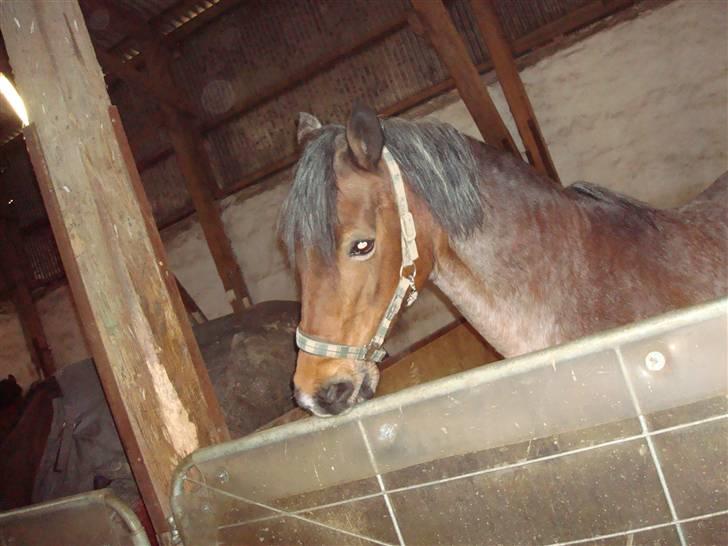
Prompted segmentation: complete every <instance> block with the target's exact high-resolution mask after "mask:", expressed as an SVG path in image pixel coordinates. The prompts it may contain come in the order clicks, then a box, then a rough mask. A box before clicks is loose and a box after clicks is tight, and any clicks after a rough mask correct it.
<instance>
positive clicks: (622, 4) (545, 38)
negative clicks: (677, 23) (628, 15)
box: [513, 0, 635, 55]
mask: <svg viewBox="0 0 728 546" xmlns="http://www.w3.org/2000/svg"><path fill="white" fill-rule="evenodd" d="M634 3H635V0H593V1H592V2H589V3H588V4H585V5H583V6H580V7H578V8H576V9H575V10H574V11H571V12H569V13H567V14H566V15H564V16H563V17H560V18H558V19H556V20H555V21H552V22H550V23H547V24H545V25H543V26H541V27H539V28H537V29H536V30H534V31H533V32H530V33H528V34H527V35H526V36H523V37H521V38H518V39H517V40H516V41H515V42H514V44H513V50H514V52H515V53H516V55H520V54H522V53H525V52H527V51H530V50H532V49H535V48H537V47H540V46H543V45H545V44H547V43H549V42H551V41H552V40H554V39H555V38H558V37H560V36H563V35H564V34H567V33H569V32H574V31H575V30H578V29H580V28H581V27H584V26H586V25H588V24H590V23H593V22H594V21H597V20H599V19H602V18H604V17H606V16H608V15H610V14H612V13H614V12H616V11H619V10H621V9H624V8H626V7H629V6H631V5H632V4H634Z"/></svg>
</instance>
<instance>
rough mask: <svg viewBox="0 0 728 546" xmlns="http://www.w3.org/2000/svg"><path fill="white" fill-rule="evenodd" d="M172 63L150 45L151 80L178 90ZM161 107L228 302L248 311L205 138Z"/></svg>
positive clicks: (179, 115) (181, 117) (172, 110)
mask: <svg viewBox="0 0 728 546" xmlns="http://www.w3.org/2000/svg"><path fill="white" fill-rule="evenodd" d="M170 60H171V55H170V54H169V52H168V51H167V50H164V49H162V48H160V47H155V44H152V43H149V49H148V50H147V69H148V77H149V78H150V79H154V80H159V81H162V82H165V85H166V86H167V87H174V79H173V77H172V72H171V70H170V65H169V63H170ZM160 108H161V111H162V116H163V118H164V122H165V125H166V126H167V131H168V133H169V139H170V141H171V142H172V148H173V149H174V153H175V157H176V159H177V165H178V166H179V170H180V172H181V173H182V177H183V178H184V180H185V183H186V185H187V191H188V192H189V194H190V197H191V198H192V204H193V205H194V206H195V210H196V211H197V218H198V220H199V222H200V226H201V227H202V231H203V233H204V234H205V239H206V240H207V245H208V247H209V248H210V254H212V259H213V261H214V262H215V267H216V268H217V272H218V275H220V279H221V280H222V284H223V288H224V289H225V294H226V295H227V299H228V301H229V302H230V305H231V306H232V308H233V310H234V311H236V312H238V311H242V310H243V309H247V308H248V307H250V306H251V299H250V295H249V293H248V287H247V286H246V284H245V279H244V278H243V273H242V271H241V270H240V265H239V264H238V260H237V258H236V257H235V252H234V251H233V247H232V244H231V243H230V239H229V238H228V236H227V234H226V233H225V226H224V225H223V223H222V218H221V217H220V209H219V207H218V204H217V203H216V202H215V198H216V197H217V193H218V191H219V187H218V185H217V182H215V178H214V175H213V171H212V165H211V163H210V158H209V156H208V155H207V150H205V146H204V143H203V141H202V136H201V134H200V132H199V131H198V130H197V128H196V127H195V125H194V124H193V123H192V120H191V119H190V118H189V117H187V116H185V115H184V114H183V113H182V112H180V111H179V110H177V109H175V108H172V107H171V106H169V105H167V104H162V105H161V106H160Z"/></svg>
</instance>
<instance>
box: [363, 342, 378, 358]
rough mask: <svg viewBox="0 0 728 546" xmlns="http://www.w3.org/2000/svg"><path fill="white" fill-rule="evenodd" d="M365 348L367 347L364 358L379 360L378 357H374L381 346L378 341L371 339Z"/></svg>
mask: <svg viewBox="0 0 728 546" xmlns="http://www.w3.org/2000/svg"><path fill="white" fill-rule="evenodd" d="M364 348H365V349H366V352H365V353H364V360H365V361H367V362H377V359H376V358H374V356H375V354H376V352H377V351H378V350H379V349H380V348H381V347H380V346H379V345H378V344H377V343H374V340H371V341H370V342H369V343H367V344H366V345H365V346H364Z"/></svg>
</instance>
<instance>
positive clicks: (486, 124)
mask: <svg viewBox="0 0 728 546" xmlns="http://www.w3.org/2000/svg"><path fill="white" fill-rule="evenodd" d="M411 2H412V7H413V8H414V10H415V13H417V15H418V20H419V23H420V25H421V27H422V29H424V31H425V34H426V35H427V37H428V38H429V40H430V43H431V44H432V46H433V47H434V48H435V51H437V55H438V56H439V57H440V60H441V61H442V63H443V64H444V65H445V67H446V68H447V70H448V72H449V73H450V75H451V76H452V78H453V80H454V81H455V86H456V87H457V89H458V92H459V93H460V97H461V98H462V99H463V102H464V103H465V106H466V107H467V109H468V111H469V112H470V115H471V116H473V120H474V121H475V125H477V126H478V130H479V131H480V134H481V135H482V136H483V139H484V140H485V141H486V142H487V143H489V144H491V145H492V146H495V147H497V148H501V149H503V150H507V151H510V152H512V153H514V154H518V150H517V149H516V145H515V144H514V142H513V139H512V138H511V135H510V133H509V132H508V129H507V128H506V126H505V124H504V123H503V120H502V119H501V117H500V114H499V113H498V110H497V109H496V107H495V104H493V100H492V99H491V98H490V94H489V93H488V89H487V88H486V87H485V84H484V83H483V82H482V81H481V80H480V75H479V74H478V70H477V69H476V68H475V65H474V64H473V61H472V59H471V58H470V55H469V54H468V50H467V48H466V46H465V42H464V41H463V39H462V38H461V37H460V34H458V31H457V29H456V28H455V25H454V24H453V22H452V19H451V18H450V14H449V13H448V11H447V9H446V8H445V5H444V4H443V3H442V0H411Z"/></svg>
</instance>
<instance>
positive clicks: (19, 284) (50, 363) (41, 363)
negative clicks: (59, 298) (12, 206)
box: [0, 217, 56, 378]
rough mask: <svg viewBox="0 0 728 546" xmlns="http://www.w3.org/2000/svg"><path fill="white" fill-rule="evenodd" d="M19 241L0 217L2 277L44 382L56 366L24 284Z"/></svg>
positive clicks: (25, 268) (13, 229) (25, 267)
mask: <svg viewBox="0 0 728 546" xmlns="http://www.w3.org/2000/svg"><path fill="white" fill-rule="evenodd" d="M21 241H22V239H21V235H20V231H19V229H18V226H17V225H15V223H14V222H13V221H12V220H9V219H6V218H2V217H0V261H2V264H3V270H4V271H3V272H4V276H5V278H6V280H7V281H8V282H9V283H10V284H11V287H12V290H13V303H14V305H15V309H16V310H17V312H18V318H19V319H20V325H21V326H22V328H23V336H24V337H25V344H26V345H27V347H28V353H30V359H31V360H32V362H33V365H34V366H35V368H36V370H38V377H39V378H45V377H50V376H51V375H53V374H54V373H55V371H56V365H55V362H54V360H53V354H52V353H51V349H50V347H49V345H48V341H47V339H46V336H45V331H44V330H43V323H42V322H41V320H40V315H39V314H38V309H37V308H36V306H35V302H34V301H33V296H32V294H31V292H30V287H29V285H28V282H27V279H28V274H29V272H30V271H29V270H30V268H29V267H28V262H27V260H26V259H25V256H24V255H23V247H22V244H21Z"/></svg>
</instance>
